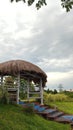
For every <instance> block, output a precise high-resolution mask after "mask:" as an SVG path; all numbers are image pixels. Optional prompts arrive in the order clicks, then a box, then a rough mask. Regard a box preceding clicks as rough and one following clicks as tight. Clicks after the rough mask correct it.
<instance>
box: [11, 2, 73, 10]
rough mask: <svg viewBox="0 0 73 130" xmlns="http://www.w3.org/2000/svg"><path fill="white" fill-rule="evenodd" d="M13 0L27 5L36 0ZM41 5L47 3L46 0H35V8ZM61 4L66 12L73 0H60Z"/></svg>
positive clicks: (72, 4) (70, 7)
mask: <svg viewBox="0 0 73 130" xmlns="http://www.w3.org/2000/svg"><path fill="white" fill-rule="evenodd" d="M13 1H16V2H19V1H23V2H24V3H27V4H28V6H31V5H32V4H33V3H34V2H35V1H36V0H11V2H13ZM43 5H47V3H46V0H38V1H37V2H35V6H36V8H37V9H39V8H41V6H43ZM61 5H62V7H63V8H65V9H66V11H67V12H69V11H70V9H72V6H73V0H61Z"/></svg>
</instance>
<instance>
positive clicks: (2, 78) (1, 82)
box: [1, 75, 4, 92]
mask: <svg viewBox="0 0 73 130" xmlns="http://www.w3.org/2000/svg"><path fill="white" fill-rule="evenodd" d="M1 87H2V92H3V91H4V86H3V76H2V75H1Z"/></svg>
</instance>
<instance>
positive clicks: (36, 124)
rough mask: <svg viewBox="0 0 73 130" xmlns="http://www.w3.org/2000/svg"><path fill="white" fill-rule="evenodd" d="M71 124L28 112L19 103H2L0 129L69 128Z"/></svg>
mask: <svg viewBox="0 0 73 130" xmlns="http://www.w3.org/2000/svg"><path fill="white" fill-rule="evenodd" d="M69 129H70V126H69V125H67V124H66V125H64V124H60V123H56V122H53V121H48V120H45V119H43V118H42V117H40V116H38V115H36V114H34V115H33V114H26V113H25V112H23V109H22V107H20V106H17V105H1V104H0V130H69Z"/></svg>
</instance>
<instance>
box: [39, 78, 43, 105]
mask: <svg viewBox="0 0 73 130" xmlns="http://www.w3.org/2000/svg"><path fill="white" fill-rule="evenodd" d="M40 94H41V95H40V96H41V105H43V86H42V79H40Z"/></svg>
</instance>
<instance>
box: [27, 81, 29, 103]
mask: <svg viewBox="0 0 73 130" xmlns="http://www.w3.org/2000/svg"><path fill="white" fill-rule="evenodd" d="M27 99H28V102H29V79H28V80H27Z"/></svg>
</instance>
